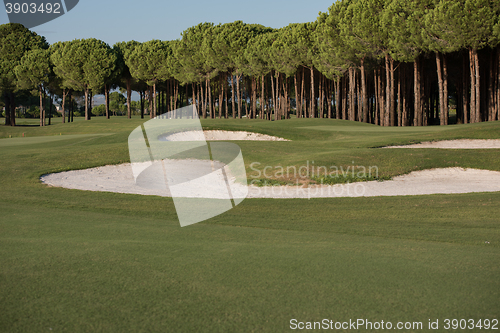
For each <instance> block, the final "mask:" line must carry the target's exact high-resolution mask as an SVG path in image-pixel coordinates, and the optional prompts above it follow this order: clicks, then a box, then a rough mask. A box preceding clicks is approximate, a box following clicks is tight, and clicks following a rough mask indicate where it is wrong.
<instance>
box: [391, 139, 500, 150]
mask: <svg viewBox="0 0 500 333" xmlns="http://www.w3.org/2000/svg"><path fill="white" fill-rule="evenodd" d="M384 148H440V149H500V140H471V139H463V140H444V141H433V142H422V143H417V144H414V145H407V146H389V147H384Z"/></svg>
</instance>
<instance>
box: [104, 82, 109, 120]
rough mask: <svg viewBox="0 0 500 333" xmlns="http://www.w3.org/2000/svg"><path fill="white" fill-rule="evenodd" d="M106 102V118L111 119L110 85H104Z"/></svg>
mask: <svg viewBox="0 0 500 333" xmlns="http://www.w3.org/2000/svg"><path fill="white" fill-rule="evenodd" d="M104 104H105V109H106V119H109V88H108V85H107V84H106V85H104Z"/></svg>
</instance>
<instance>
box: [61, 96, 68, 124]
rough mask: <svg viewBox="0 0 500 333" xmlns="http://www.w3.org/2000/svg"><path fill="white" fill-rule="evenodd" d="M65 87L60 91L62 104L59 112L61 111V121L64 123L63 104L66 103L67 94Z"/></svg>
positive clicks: (64, 112)
mask: <svg viewBox="0 0 500 333" xmlns="http://www.w3.org/2000/svg"><path fill="white" fill-rule="evenodd" d="M67 94H68V93H67V91H66V89H63V91H62V95H63V97H62V105H61V109H62V110H61V112H62V123H63V124H64V123H66V111H65V104H66V95H67Z"/></svg>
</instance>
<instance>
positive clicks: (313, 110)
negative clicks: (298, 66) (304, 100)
mask: <svg viewBox="0 0 500 333" xmlns="http://www.w3.org/2000/svg"><path fill="white" fill-rule="evenodd" d="M315 100H316V97H315V96H314V67H313V66H311V111H310V114H309V117H310V118H315V117H316V106H315Z"/></svg>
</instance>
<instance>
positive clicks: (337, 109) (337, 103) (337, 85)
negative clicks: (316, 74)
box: [334, 78, 341, 119]
mask: <svg viewBox="0 0 500 333" xmlns="http://www.w3.org/2000/svg"><path fill="white" fill-rule="evenodd" d="M340 80H341V78H338V79H337V80H335V81H334V84H335V94H336V97H335V119H340Z"/></svg>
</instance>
